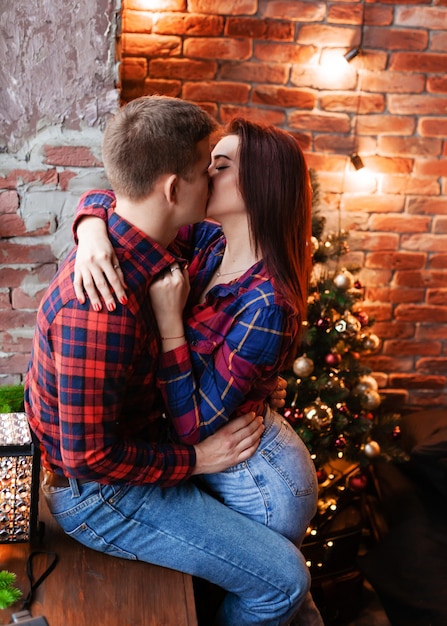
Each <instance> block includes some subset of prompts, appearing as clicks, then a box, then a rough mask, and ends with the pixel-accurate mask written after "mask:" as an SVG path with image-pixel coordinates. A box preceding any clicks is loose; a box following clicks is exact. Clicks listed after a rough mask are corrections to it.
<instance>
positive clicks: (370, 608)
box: [340, 581, 391, 626]
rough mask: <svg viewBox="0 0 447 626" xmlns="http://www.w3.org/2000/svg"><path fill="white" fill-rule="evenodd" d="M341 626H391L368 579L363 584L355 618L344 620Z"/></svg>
mask: <svg viewBox="0 0 447 626" xmlns="http://www.w3.org/2000/svg"><path fill="white" fill-rule="evenodd" d="M340 626H341V625H340ZM343 626H391V623H390V621H389V620H388V618H387V616H386V613H385V611H384V610H383V606H382V605H381V603H380V600H379V598H378V596H377V594H376V593H375V591H374V589H373V588H372V587H371V585H370V584H369V583H368V581H365V582H364V584H363V592H362V609H361V610H360V613H359V614H358V616H357V617H356V618H355V619H353V620H351V621H349V622H345V623H344V624H343Z"/></svg>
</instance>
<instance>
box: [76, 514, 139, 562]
mask: <svg viewBox="0 0 447 626" xmlns="http://www.w3.org/2000/svg"><path fill="white" fill-rule="evenodd" d="M67 535H69V536H70V537H73V539H75V540H76V541H78V542H79V543H82V544H83V545H84V546H87V548H92V550H96V551H97V552H103V553H104V554H108V555H109V556H117V557H120V558H121V559H128V560H130V561H136V560H137V556H136V555H135V554H132V553H131V552H128V551H127V550H123V549H122V548H120V547H119V546H116V545H114V544H113V543H111V542H110V541H107V540H106V539H104V537H101V536H100V535H98V534H97V533H96V532H95V531H94V530H93V529H92V528H90V526H89V525H88V524H86V523H85V522H83V523H82V524H80V525H79V526H77V528H75V529H74V530H72V531H71V532H67Z"/></svg>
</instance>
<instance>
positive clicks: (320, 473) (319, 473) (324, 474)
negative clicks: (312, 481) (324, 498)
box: [316, 467, 327, 484]
mask: <svg viewBox="0 0 447 626" xmlns="http://www.w3.org/2000/svg"><path fill="white" fill-rule="evenodd" d="M316 473H317V480H318V482H319V483H320V484H321V483H324V481H325V480H326V478H327V472H326V470H325V469H324V467H322V468H321V469H318V470H317V472H316Z"/></svg>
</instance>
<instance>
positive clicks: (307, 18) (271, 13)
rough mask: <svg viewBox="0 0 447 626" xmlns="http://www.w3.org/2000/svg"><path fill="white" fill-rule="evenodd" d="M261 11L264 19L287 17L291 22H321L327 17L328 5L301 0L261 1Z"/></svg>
mask: <svg viewBox="0 0 447 626" xmlns="http://www.w3.org/2000/svg"><path fill="white" fill-rule="evenodd" d="M259 10H260V13H261V15H262V16H264V17H273V18H279V19H283V18H284V16H285V15H287V17H288V19H289V20H293V21H295V20H296V21H298V22H321V21H322V20H323V19H324V17H325V15H326V3H325V2H321V0H320V1H319V2H300V0H289V1H288V2H287V0H260V2H259Z"/></svg>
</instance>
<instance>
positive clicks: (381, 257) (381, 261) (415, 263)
mask: <svg viewBox="0 0 447 626" xmlns="http://www.w3.org/2000/svg"><path fill="white" fill-rule="evenodd" d="M426 259H427V255H426V254H423V253H419V252H382V251H380V252H372V253H369V254H367V255H366V262H365V267H371V268H388V269H393V270H397V269H400V270H408V269H423V268H424V267H425V261H426Z"/></svg>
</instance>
